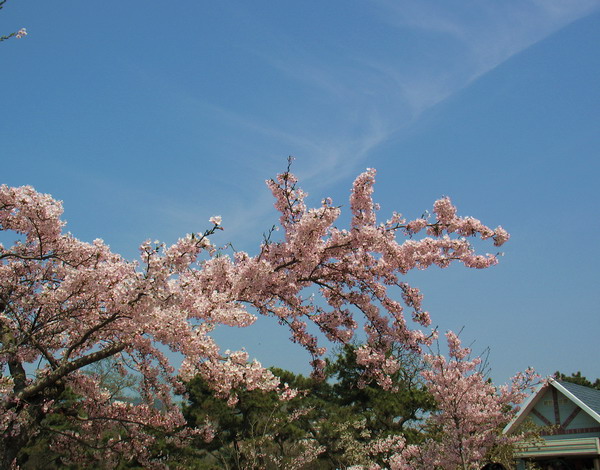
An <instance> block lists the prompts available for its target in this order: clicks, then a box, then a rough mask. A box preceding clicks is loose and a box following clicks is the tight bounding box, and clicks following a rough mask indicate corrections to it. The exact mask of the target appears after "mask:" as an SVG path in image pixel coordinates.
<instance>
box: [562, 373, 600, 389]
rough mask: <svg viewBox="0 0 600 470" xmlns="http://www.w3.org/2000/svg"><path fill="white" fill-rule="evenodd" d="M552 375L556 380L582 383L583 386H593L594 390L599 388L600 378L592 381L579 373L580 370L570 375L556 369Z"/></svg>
mask: <svg viewBox="0 0 600 470" xmlns="http://www.w3.org/2000/svg"><path fill="white" fill-rule="evenodd" d="M554 377H555V378H556V380H560V381H562V382H571V383H574V384H577V385H583V386H584V387H590V388H595V389H596V390H600V379H596V381H595V382H593V383H592V382H591V381H590V380H588V379H587V378H586V377H584V376H583V375H581V372H579V371H577V372H574V373H572V374H571V375H570V376H569V375H565V374H563V373H561V372H559V371H556V372H555V373H554Z"/></svg>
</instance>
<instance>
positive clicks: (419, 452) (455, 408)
mask: <svg viewBox="0 0 600 470" xmlns="http://www.w3.org/2000/svg"><path fill="white" fill-rule="evenodd" d="M446 338H447V341H448V349H449V356H450V357H449V359H446V358H445V357H444V356H443V355H441V354H436V355H432V354H429V355H426V360H427V361H428V362H429V364H430V369H428V370H426V371H424V372H423V376H424V377H425V380H426V385H427V388H428V390H429V392H430V393H431V394H432V395H433V397H434V398H435V400H436V403H437V406H438V411H437V412H435V413H434V414H432V415H431V417H430V418H429V419H428V422H427V426H428V428H429V431H430V433H431V434H432V435H433V436H435V437H431V438H429V439H427V440H426V441H425V442H423V443H422V444H420V445H418V446H417V445H410V446H406V447H405V448H403V449H402V450H401V452H399V453H397V454H396V455H395V456H394V458H392V459H391V460H390V468H391V469H392V470H408V469H412V470H430V469H433V468H435V469H439V470H457V469H466V470H473V469H479V468H481V466H482V465H483V464H484V463H485V458H486V457H487V455H488V453H489V452H490V451H491V450H492V448H494V447H495V446H498V445H504V444H511V443H514V442H516V441H518V440H519V439H521V438H522V437H523V436H521V435H519V434H518V433H515V434H511V435H510V436H507V435H503V434H502V433H501V429H502V428H503V427H504V426H505V425H506V424H507V423H508V422H509V421H510V420H511V419H512V417H513V416H514V415H515V413H516V412H517V411H518V405H519V404H520V403H522V401H523V400H524V399H525V396H526V395H527V393H528V391H530V390H531V388H532V387H533V386H534V385H535V382H536V381H537V380H538V379H539V377H538V376H537V375H536V374H535V373H534V371H533V370H532V369H528V370H527V371H525V372H524V373H520V374H518V375H516V376H515V377H513V379H512V380H511V385H510V386H502V387H498V388H497V387H495V386H494V385H493V384H492V383H491V382H489V381H488V380H486V377H485V376H484V374H483V373H482V372H481V371H479V370H478V367H479V366H480V364H481V358H479V357H476V358H473V359H470V354H471V350H470V349H469V348H463V347H462V346H461V341H460V339H459V338H458V336H457V335H456V334H455V333H453V332H448V333H447V334H446Z"/></svg>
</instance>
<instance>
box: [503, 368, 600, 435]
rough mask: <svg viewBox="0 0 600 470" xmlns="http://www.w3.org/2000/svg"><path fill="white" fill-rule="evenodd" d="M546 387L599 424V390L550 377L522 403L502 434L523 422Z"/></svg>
mask: <svg viewBox="0 0 600 470" xmlns="http://www.w3.org/2000/svg"><path fill="white" fill-rule="evenodd" d="M548 387H554V388H556V389H557V390H558V391H559V392H561V393H562V394H563V395H565V396H566V397H567V398H569V399H570V400H571V401H572V402H573V403H575V404H576V405H577V406H578V407H579V408H581V409H582V410H583V411H585V412H586V413H587V414H588V415H590V416H591V417H592V418H593V419H595V420H596V421H597V422H598V423H600V390H596V389H594V388H590V387H585V386H583V385H577V384H574V383H571V382H561V381H558V380H555V379H553V378H551V377H550V378H548V380H547V381H546V382H545V383H542V384H540V385H539V386H538V388H537V389H536V390H535V391H534V392H533V393H532V394H531V396H530V397H529V398H528V399H527V400H526V401H525V402H524V403H523V406H522V407H521V409H520V410H519V412H518V413H517V415H516V416H515V417H514V418H513V420H512V421H511V422H510V423H508V424H507V425H506V427H505V428H504V431H503V432H504V433H509V432H511V431H512V430H513V429H516V427H518V426H519V425H520V424H521V423H522V422H523V420H524V419H525V418H526V417H527V416H528V415H529V413H530V412H531V410H532V409H533V408H534V407H535V405H536V404H537V402H538V401H539V400H540V399H541V398H542V396H543V395H544V393H545V392H546V390H547V389H548Z"/></svg>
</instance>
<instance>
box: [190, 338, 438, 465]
mask: <svg viewBox="0 0 600 470" xmlns="http://www.w3.org/2000/svg"><path fill="white" fill-rule="evenodd" d="M355 349H356V347H355V346H346V347H345V348H344V349H342V350H341V351H340V352H339V353H338V354H337V356H336V357H335V358H334V359H332V360H329V361H328V366H327V368H326V373H327V377H328V379H327V380H325V381H319V380H314V379H312V378H306V377H303V376H301V375H296V374H293V373H292V372H289V371H285V370H282V369H272V372H273V373H274V374H275V375H277V376H278V377H280V379H281V381H282V382H285V383H288V384H289V386H290V387H292V388H295V389H297V390H299V391H300V393H299V395H298V396H297V397H296V398H294V399H292V400H290V401H283V402H282V401H281V400H280V399H279V398H278V396H277V394H276V393H275V392H270V393H265V392H261V391H256V390H254V391H239V392H238V396H239V401H238V402H237V403H236V404H235V405H234V406H232V407H230V406H228V405H227V403H226V402H225V400H223V399H219V398H216V397H215V396H214V392H213V391H212V389H210V388H209V387H208V386H207V385H206V383H205V382H204V381H203V380H202V379H201V378H200V377H197V378H195V379H194V380H192V381H191V382H189V383H188V386H187V388H188V393H189V398H188V403H187V404H186V405H185V406H184V414H185V416H186V418H187V420H188V422H189V424H190V425H191V426H202V425H203V424H204V423H205V422H207V421H209V422H210V423H212V424H213V426H214V427H215V429H216V435H215V439H214V440H213V441H212V442H210V443H205V442H202V441H200V440H198V441H197V442H195V444H194V447H195V448H194V449H188V455H187V457H186V458H182V459H183V460H186V461H187V462H188V465H190V466H189V467H186V468H199V469H207V470H208V469H217V468H231V469H250V468H266V469H270V468H273V469H276V468H291V467H290V465H291V462H292V461H294V459H295V458H296V456H297V455H300V454H302V453H303V452H304V451H305V450H306V448H307V446H308V447H311V446H312V447H316V446H320V447H321V452H320V453H319V454H318V457H317V458H316V459H314V460H313V461H312V462H311V463H309V464H306V465H304V466H300V467H298V468H304V469H315V470H320V469H323V470H325V469H332V470H333V469H337V468H346V467H348V466H350V465H353V464H358V463H364V464H368V463H373V462H379V463H383V462H382V461H381V460H380V459H379V458H378V457H377V456H370V455H369V452H368V451H369V443H370V442H371V441H372V440H373V439H377V438H385V437H387V436H389V435H398V434H401V435H403V436H404V437H405V438H406V439H407V441H408V442H417V441H419V439H420V436H421V433H420V431H419V429H418V425H419V423H420V420H421V417H422V416H423V414H425V413H427V412H429V411H431V410H432V409H433V406H434V402H433V399H432V398H431V397H430V395H429V394H428V393H427V392H426V391H425V389H424V387H423V384H422V381H421V375H420V372H421V370H422V363H421V362H420V361H419V360H418V358H417V357H416V356H415V355H413V354H406V355H404V356H403V357H404V360H403V363H402V367H401V369H400V370H399V371H398V372H397V373H396V374H395V376H394V377H393V383H394V386H395V388H394V390H384V389H383V388H381V387H380V386H378V385H377V384H376V383H375V382H369V383H366V384H362V385H361V386H359V384H360V383H361V382H360V378H361V376H362V372H364V371H363V369H362V367H361V366H359V365H358V364H357V363H356V354H355ZM307 443H308V444H307ZM265 453H266V454H269V456H268V457H265V456H264V455H263V454H265ZM182 459H180V460H179V462H180V463H181V462H182ZM284 462H287V464H285V465H284Z"/></svg>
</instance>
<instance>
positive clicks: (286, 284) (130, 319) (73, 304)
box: [0, 169, 508, 468]
mask: <svg viewBox="0 0 600 470" xmlns="http://www.w3.org/2000/svg"><path fill="white" fill-rule="evenodd" d="M374 179H375V171H374V170H371V169H370V170H367V171H366V172H365V173H363V174H361V175H360V176H359V177H358V178H357V179H356V181H355V182H354V186H353V189H352V193H351V198H350V205H351V210H352V221H351V226H350V227H349V229H339V228H337V227H336V226H335V222H336V220H337V218H338V217H339V215H340V209H339V208H338V207H334V206H332V204H331V201H330V200H328V199H326V200H324V201H323V204H322V205H321V207H318V208H315V209H308V208H307V207H306V205H305V203H304V199H305V196H306V194H305V193H304V192H303V191H302V190H300V189H298V188H297V187H296V183H297V181H296V178H295V177H294V176H293V175H292V174H291V173H289V171H288V172H286V173H284V174H281V175H279V176H278V177H277V179H276V180H270V181H268V186H269V188H270V189H271V191H272V193H273V195H274V196H275V201H276V202H275V207H276V208H277V209H278V210H279V211H280V212H281V217H280V222H281V227H282V229H283V231H284V238H283V240H281V241H270V240H267V241H265V242H264V243H263V244H262V246H261V247H260V252H259V253H258V254H257V255H256V256H250V255H249V254H247V253H236V254H235V255H234V256H233V257H229V256H214V255H215V248H214V246H213V245H212V244H211V242H210V241H209V236H211V235H213V234H214V233H216V231H217V230H221V222H222V221H221V218H220V217H218V216H215V217H213V218H211V223H212V224H213V227H212V229H210V230H207V231H206V232H204V233H199V234H196V233H194V234H190V235H187V236H185V237H183V238H182V239H180V240H179V241H178V242H177V243H175V244H174V245H173V246H170V247H166V246H164V245H162V244H160V243H151V242H150V241H147V242H144V243H143V244H142V246H141V247H140V254H141V259H140V262H139V263H135V262H129V261H126V260H124V259H123V258H121V257H120V256H119V255H117V254H114V253H112V252H111V251H110V250H109V248H108V246H106V245H105V244H104V243H103V241H102V240H95V241H94V242H93V243H84V242H82V241H79V240H77V239H76V238H75V237H73V236H72V235H71V234H69V233H63V226H64V223H63V222H62V221H61V219H60V217H61V214H62V206H61V203H60V202H58V201H55V200H54V199H52V198H51V197H50V196H48V195H44V194H39V193H37V192H36V191H35V190H34V189H33V188H31V187H21V188H10V187H7V186H0V231H11V232H13V233H16V234H17V236H18V237H20V240H18V241H17V242H15V243H14V244H13V245H12V246H9V247H5V246H1V245H0V372H2V374H4V372H5V370H6V369H8V374H9V376H10V381H7V380H5V379H2V382H0V384H1V385H0V387H1V388H0V415H2V416H3V418H2V421H1V423H2V424H1V427H0V436H2V438H1V439H0V442H2V443H1V444H0V468H5V467H6V465H5V463H6V462H7V459H8V461H12V459H14V456H15V455H16V454H15V452H16V451H18V449H19V448H20V447H21V446H22V445H23V442H26V441H27V439H28V438H29V437H30V436H31V434H32V433H35V429H36V426H37V424H39V422H40V420H41V419H43V417H44V416H45V415H46V414H48V413H52V411H53V410H54V409H55V406H57V405H56V401H55V400H56V398H57V390H58V389H60V388H61V387H63V388H64V387H72V388H73V389H74V390H79V391H80V393H81V394H83V395H84V396H85V397H87V398H85V399H84V400H85V403H87V404H86V405H85V407H86V408H85V409H86V410H87V411H86V414H87V415H88V416H95V417H100V416H103V419H104V421H105V422H113V421H114V422H118V423H119V425H120V426H121V428H122V429H127V431H128V432H130V433H131V435H136V436H137V435H139V434H136V433H138V432H141V431H139V430H140V429H141V428H143V426H150V425H152V426H157V427H161V428H164V429H166V430H167V431H169V432H171V431H172V430H174V429H175V428H177V427H178V426H180V424H181V416H180V413H179V412H178V410H176V407H174V406H171V405H170V403H171V399H170V398H169V397H170V393H171V391H172V390H175V391H180V390H181V382H180V380H181V379H180V378H179V377H177V376H176V374H175V371H174V370H173V368H172V367H171V366H170V364H169V361H168V359H167V357H166V356H165V354H164V352H163V350H164V349H163V350H161V349H160V347H159V345H164V346H166V347H167V348H169V349H170V350H172V351H175V352H178V353H180V354H182V355H183V356H184V358H185V359H184V361H183V365H182V367H181V369H180V371H179V374H180V376H181V377H182V378H184V379H188V378H190V377H192V376H194V375H195V374H201V375H202V376H203V377H204V378H205V379H206V380H207V381H208V382H209V383H210V384H212V386H213V387H214V389H215V392H216V393H218V394H220V395H222V396H229V399H230V401H231V402H233V401H235V399H236V397H235V391H236V390H237V389H239V388H240V387H247V388H250V389H252V388H260V389H263V390H272V389H276V388H278V387H281V386H280V384H279V383H278V380H277V379H276V378H275V377H274V376H273V375H272V374H270V373H269V372H268V371H266V370H265V369H264V368H263V367H262V366H261V365H260V364H259V363H258V362H250V363H249V362H248V356H247V354H246V353H243V352H235V353H232V354H223V353H221V351H220V348H219V347H218V345H217V344H216V343H215V341H214V340H213V338H212V336H211V332H212V330H213V329H214V328H215V326H217V325H229V326H235V327H245V326H248V325H249V324H251V323H252V322H253V321H254V320H255V318H256V314H260V315H267V316H272V317H274V318H275V319H276V320H277V321H278V322H279V323H281V324H282V325H286V326H287V327H288V328H289V329H290V331H291V335H292V340H293V341H294V342H296V343H298V344H300V345H302V346H303V347H304V348H306V349H307V350H308V351H309V353H310V354H311V355H312V364H313V367H314V369H315V373H316V374H317V375H318V374H320V373H321V372H322V368H323V365H324V361H323V360H322V356H323V354H324V353H325V351H326V350H325V348H324V347H323V346H322V345H320V344H319V342H318V341H317V337H316V336H315V335H314V334H311V333H310V332H309V329H308V324H309V323H312V324H315V325H316V326H317V327H318V328H319V329H320V330H321V331H322V332H323V333H324V334H325V335H327V337H328V338H329V340H331V341H333V342H337V343H345V342H347V341H349V340H350V339H351V337H352V336H353V334H354V332H355V330H356V328H357V325H358V322H357V321H356V316H357V315H361V316H362V317H363V320H364V322H365V331H366V333H367V342H366V343H365V345H364V347H363V348H362V349H361V352H360V357H359V362H360V363H362V364H363V365H367V366H368V367H367V369H368V371H369V373H371V374H372V375H373V376H374V377H376V378H377V380H378V381H379V382H380V383H382V384H383V385H389V377H387V376H388V375H389V374H390V373H393V372H394V371H395V370H396V369H397V363H396V362H395V360H394V358H393V357H390V355H389V354H388V350H389V349H390V346H391V345H392V344H401V345H403V346H404V347H405V348H407V349H411V350H414V351H420V350H421V347H422V346H423V345H427V344H430V343H431V341H432V335H431V334H430V333H427V332H424V331H422V330H421V329H419V327H428V326H429V324H430V319H429V315H428V314H427V312H424V311H422V310H421V298H422V296H421V294H420V292H419V291H418V290H417V289H415V288H412V287H410V286H409V285H408V284H406V283H405V282H402V281H401V280H400V279H401V276H402V275H404V274H405V273H407V272H408V271H410V270H411V269H425V268H427V267H429V266H431V265H437V266H441V267H445V266H448V265H449V264H450V263H451V262H453V261H457V262H462V263H463V264H464V265H466V266H471V267H478V268H481V267H487V266H490V265H492V264H494V263H495V262H496V258H495V257H494V256H493V255H486V256H480V255H477V254H475V252H474V249H473V247H472V246H471V244H470V243H469V241H468V240H466V239H465V238H464V236H466V235H477V234H478V235H480V236H481V238H490V237H493V238H494V241H495V244H496V245H500V244H501V243H503V242H504V241H505V240H506V239H507V238H508V235H507V234H506V232H505V231H503V230H502V229H500V228H498V229H496V230H495V231H494V230H491V229H489V228H488V227H485V226H484V225H482V224H481V223H480V222H479V221H476V220H475V219H471V218H460V217H458V216H457V215H456V210H455V209H454V207H453V206H452V205H451V203H450V201H449V200H448V199H447V198H446V199H443V200H441V201H438V202H436V204H435V206H434V213H435V214H437V219H436V220H432V221H429V220H426V219H418V220H419V221H420V222H418V223H412V225H411V223H409V224H404V221H403V219H402V218H401V216H399V215H397V214H396V215H394V216H393V217H392V219H390V221H388V223H386V224H378V223H377V220H376V212H377V210H378V207H377V205H376V204H375V203H374V202H373V200H372V193H373V184H374ZM423 220H425V222H422V221H423ZM423 224H425V225H423ZM424 227H427V233H428V236H426V237H424V238H421V239H416V238H413V236H414V235H416V234H417V232H418V231H419V230H420V229H422V228H424ZM453 233H455V234H458V235H459V236H455V237H454V238H453V237H452V234H453ZM400 235H408V237H409V239H407V240H398V239H397V237H398V236H400ZM394 288H396V289H400V292H401V293H402V294H401V297H402V299H403V301H404V304H405V305H404V306H403V305H402V304H401V303H400V302H399V301H397V300H395V299H394V298H393V297H394V296H396V293H395V292H394ZM315 289H316V292H318V293H319V294H320V295H321V299H319V298H315V297H314V295H312V294H313V293H314V292H315ZM306 292H311V295H306ZM405 307H408V308H409V309H410V310H411V311H412V318H413V319H414V321H415V322H416V325H417V328H416V329H413V328H411V327H410V326H409V325H408V323H407V320H406V319H405V316H404V309H405ZM110 357H122V358H123V360H124V361H125V362H127V363H128V364H129V365H130V367H132V368H133V369H135V370H136V371H137V372H139V373H140V374H141V376H142V377H143V380H142V382H141V384H142V385H141V390H140V392H141V395H142V397H143V399H144V404H143V405H140V406H141V407H143V406H145V408H135V407H131V408H132V409H131V410H130V411H128V413H131V415H132V416H136V418H135V419H134V420H132V421H131V422H127V423H124V422H123V421H122V420H121V421H119V419H120V418H119V417H120V416H121V415H122V413H121V415H119V413H117V412H116V411H115V410H116V409H117V408H119V406H122V405H116V404H113V403H111V402H110V400H105V399H102V394H101V385H100V384H99V383H98V382H97V381H87V382H84V381H82V375H81V373H80V372H81V370H82V368H84V367H86V366H88V365H90V364H93V363H95V362H98V361H101V360H103V359H106V358H110ZM27 364H40V366H39V367H38V369H37V371H36V373H35V375H34V376H27V374H26V373H25V368H26V366H27ZM84 385H85V386H84ZM280 389H281V390H282V393H284V394H285V395H288V396H289V395H290V393H291V392H290V391H289V390H287V389H286V388H285V387H281V388H280ZM92 397H93V398H92ZM156 399H159V400H160V401H161V402H162V403H163V404H165V406H164V407H163V409H162V410H161V411H160V412H158V411H157V412H150V411H149V410H150V409H151V408H152V406H153V404H154V401H155V400H156ZM88 402H89V403H88ZM92 402H93V403H92ZM136 409H137V410H141V411H135V410H136ZM7 417H8V418H7ZM95 421H96V422H100V421H101V420H100V419H99V418H98V419H95ZM88 428H89V429H88ZM88 428H86V427H85V426H83V427H81V429H88V430H89V432H97V430H96V429H95V428H93V425H92V424H90V425H89V426H88ZM115 445H116V444H115ZM131 445H132V446H138V444H131ZM138 447H139V446H138ZM144 447H145V444H142V445H141V448H144ZM136 449H137V448H136ZM136 449H133V447H132V448H131V449H130V450H131V451H134V450H135V452H136V453H140V455H142V457H143V452H142V450H141V449H137V450H136ZM3 465H4V467H3Z"/></svg>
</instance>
